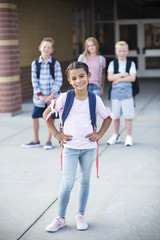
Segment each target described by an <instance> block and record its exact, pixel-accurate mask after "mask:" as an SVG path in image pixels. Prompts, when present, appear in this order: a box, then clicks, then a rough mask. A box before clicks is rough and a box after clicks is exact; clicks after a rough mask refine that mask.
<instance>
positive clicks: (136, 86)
mask: <svg viewBox="0 0 160 240" xmlns="http://www.w3.org/2000/svg"><path fill="white" fill-rule="evenodd" d="M113 63H114V73H118V67H119V64H118V59H114V62H113ZM131 64H132V61H131V60H130V59H128V58H127V65H126V72H128V73H129V70H130V67H131ZM111 89H112V85H111V86H110V89H109V97H108V98H109V99H110V94H111ZM139 92H140V88H139V81H138V78H137V76H136V79H135V81H134V82H132V94H133V97H135V96H136V95H137V94H138V93H139Z"/></svg>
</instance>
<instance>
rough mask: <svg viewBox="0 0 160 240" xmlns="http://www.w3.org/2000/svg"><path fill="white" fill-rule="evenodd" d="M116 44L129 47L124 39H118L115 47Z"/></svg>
mask: <svg viewBox="0 0 160 240" xmlns="http://www.w3.org/2000/svg"><path fill="white" fill-rule="evenodd" d="M118 46H127V47H128V49H129V46H128V43H127V42H125V41H119V42H117V43H116V44H115V49H116V48H117V47H118Z"/></svg>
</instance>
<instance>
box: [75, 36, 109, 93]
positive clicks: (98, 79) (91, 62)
mask: <svg viewBox="0 0 160 240" xmlns="http://www.w3.org/2000/svg"><path fill="white" fill-rule="evenodd" d="M84 47H85V51H84V52H83V54H81V55H80V56H79V58H78V61H80V62H85V63H86V64H87V65H88V67H89V72H90V73H91V77H90V79H89V87H88V90H89V91H91V92H94V93H95V94H96V95H98V96H100V95H102V94H103V93H104V86H105V68H106V59H105V58H104V57H103V56H101V55H100V54H99V43H98V41H97V39H96V38H94V37H89V38H87V39H86V41H85V44H84Z"/></svg>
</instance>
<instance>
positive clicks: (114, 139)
mask: <svg viewBox="0 0 160 240" xmlns="http://www.w3.org/2000/svg"><path fill="white" fill-rule="evenodd" d="M120 142H121V140H120V135H117V134H115V133H114V134H113V135H112V137H111V138H110V139H109V140H108V141H107V144H108V145H112V144H116V143H120Z"/></svg>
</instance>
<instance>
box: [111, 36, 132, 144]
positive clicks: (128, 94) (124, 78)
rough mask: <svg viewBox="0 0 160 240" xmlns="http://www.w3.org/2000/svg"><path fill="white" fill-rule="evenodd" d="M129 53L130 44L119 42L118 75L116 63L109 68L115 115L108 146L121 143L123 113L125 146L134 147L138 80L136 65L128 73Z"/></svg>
mask: <svg viewBox="0 0 160 240" xmlns="http://www.w3.org/2000/svg"><path fill="white" fill-rule="evenodd" d="M128 52H129V48H128V44H127V43H126V42H125V41H119V42H117V43H116V44H115V53H116V55H117V58H118V65H119V67H118V70H119V72H118V73H114V61H112V62H110V64H109V67H108V81H109V82H112V89H111V105H112V112H113V114H114V120H113V132H114V134H113V135H112V137H111V138H110V139H109V140H108V141H107V144H109V145H111V144H115V143H119V142H120V135H119V128H120V117H121V114H122V113H123V116H124V119H125V127H126V134H127V136H126V139H125V146H132V145H133V140H132V136H131V130H132V119H133V118H134V101H133V94H132V82H134V81H135V79H136V67H135V63H134V62H132V63H131V67H130V70H129V73H127V72H126V64H127V55H128Z"/></svg>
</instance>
